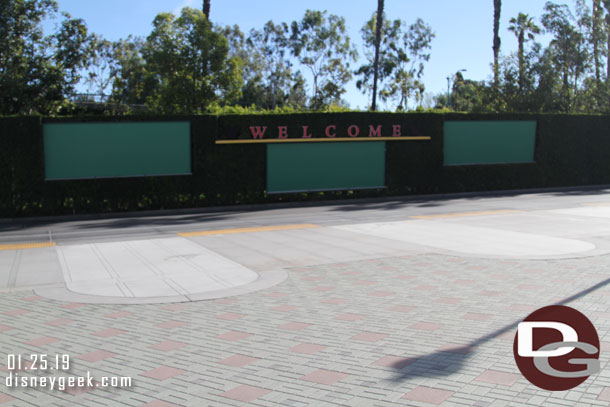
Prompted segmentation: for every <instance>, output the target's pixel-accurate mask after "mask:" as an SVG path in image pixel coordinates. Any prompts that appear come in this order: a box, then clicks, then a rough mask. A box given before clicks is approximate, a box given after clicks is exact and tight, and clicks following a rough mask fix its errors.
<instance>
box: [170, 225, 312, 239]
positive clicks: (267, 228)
mask: <svg viewBox="0 0 610 407" xmlns="http://www.w3.org/2000/svg"><path fill="white" fill-rule="evenodd" d="M319 227H320V226H318V225H312V224H310V223H303V224H298V225H276V226H259V227H252V228H237V229H219V230H204V231H200V232H185V233H178V236H182V237H193V236H214V235H231V234H236V233H252V232H272V231H276V230H295V229H311V228H319Z"/></svg>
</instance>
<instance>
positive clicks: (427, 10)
mask: <svg viewBox="0 0 610 407" xmlns="http://www.w3.org/2000/svg"><path fill="white" fill-rule="evenodd" d="M558 2H560V1H558ZM202 3H203V0H104V1H93V0H59V6H60V10H61V11H67V12H69V13H70V14H71V15H72V16H73V17H79V18H83V19H84V20H85V21H86V22H87V26H88V28H89V30H90V31H93V32H96V33H98V34H101V35H103V36H104V37H106V38H107V39H110V40H117V39H119V38H125V37H127V36H128V35H129V34H133V35H137V36H143V37H145V36H147V35H148V34H149V33H150V31H151V29H152V21H153V18H154V17H155V15H156V14H157V13H160V12H163V11H173V12H174V13H177V14H178V13H179V12H180V9H181V8H182V7H184V6H190V7H196V8H199V7H201V6H202ZM211 3H212V6H211V12H210V19H211V20H212V21H213V22H214V23H215V24H221V25H233V24H237V25H239V27H240V28H241V29H242V31H244V32H246V33H247V32H248V31H249V30H250V29H251V28H260V27H262V26H263V25H264V23H265V22H267V21H268V20H273V21H274V22H282V21H284V22H288V23H289V22H291V21H293V20H298V19H300V18H301V17H302V16H303V14H304V13H305V10H306V9H313V10H328V12H329V13H332V14H337V15H340V16H343V17H345V19H346V22H347V26H348V32H349V35H350V37H351V38H352V41H353V42H354V43H355V44H356V45H357V47H358V51H359V53H360V54H361V55H362V54H363V52H362V46H361V42H362V41H361V37H360V28H361V27H362V26H363V25H364V23H365V21H366V20H368V19H369V18H370V17H371V15H372V13H373V12H374V11H375V10H376V7H377V1H375V0H308V1H294V0H256V1H252V0H211ZM566 3H569V4H570V5H572V4H571V1H570V0H567V1H566ZM544 4H545V1H544V0H505V1H503V2H502V16H501V23H500V37H501V39H502V53H504V54H509V53H511V52H515V51H516V49H517V41H516V39H515V36H514V34H513V33H511V32H509V31H508V21H509V20H510V18H511V17H516V16H517V14H518V13H519V12H524V13H527V14H529V15H531V16H533V17H535V20H536V22H537V24H538V25H541V24H540V22H539V17H540V15H541V14H542V12H543V7H544ZM385 7H386V15H387V17H388V18H390V19H392V20H393V19H397V18H400V19H402V20H405V21H406V22H407V23H408V24H410V23H412V22H413V21H415V19H417V18H418V17H419V18H422V19H423V20H424V21H425V22H426V23H427V24H429V25H430V26H431V27H432V29H433V31H434V32H435V34H436V38H435V39H434V40H433V42H432V50H431V58H430V61H429V62H428V63H427V64H426V67H425V71H424V84H425V86H426V92H430V93H433V94H437V93H440V92H446V91H447V76H449V75H450V74H452V73H455V72H456V71H457V70H460V69H466V70H467V71H466V72H464V77H465V78H467V79H473V80H485V79H490V77H491V72H492V70H491V63H492V61H493V52H492V48H491V46H492V39H493V31H492V26H493V0H468V1H455V0H385ZM541 40H542V42H545V41H544V40H545V38H544V37H541ZM303 72H304V73H305V74H307V72H306V71H303ZM306 77H307V78H309V77H308V76H306ZM352 82H353V83H351V84H350V85H349V86H348V93H347V94H346V95H345V97H344V98H345V99H346V100H347V101H348V102H349V103H350V106H351V107H352V108H358V107H360V108H363V107H365V106H366V105H367V99H366V97H365V96H364V95H362V94H361V93H360V92H359V91H358V90H357V89H356V86H355V80H354V81H352Z"/></svg>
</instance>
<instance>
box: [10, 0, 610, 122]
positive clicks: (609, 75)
mask: <svg viewBox="0 0 610 407" xmlns="http://www.w3.org/2000/svg"><path fill="white" fill-rule="evenodd" d="M492 2H493V15H490V16H489V20H491V21H487V23H485V24H490V23H491V25H492V27H493V32H492V33H490V40H491V43H492V50H493V60H491V57H492V56H491V54H490V66H491V69H490V72H489V74H490V75H489V77H488V78H487V79H485V80H472V79H468V78H466V77H464V74H463V73H462V72H456V73H455V74H451V75H450V77H449V78H448V79H449V82H450V85H451V86H450V89H449V91H448V92H447V94H445V92H442V93H440V94H437V95H436V96H435V97H434V100H435V102H431V99H432V96H433V95H431V94H429V93H425V87H424V83H425V81H424V71H425V67H426V65H427V63H428V62H429V61H430V58H431V56H432V55H433V53H434V38H435V34H434V31H433V27H430V26H429V25H428V24H427V23H426V22H424V21H423V20H422V19H420V18H417V16H415V15H414V16H410V17H409V18H408V20H409V21H410V22H411V23H410V24H409V23H407V22H405V21H404V20H403V19H402V18H400V16H393V19H392V20H390V19H388V18H387V17H386V16H385V15H384V13H383V10H384V7H383V4H384V2H383V1H382V0H377V1H374V0H370V3H371V5H370V10H368V11H367V16H366V17H370V18H365V16H363V21H364V23H362V21H361V22H353V21H350V22H349V23H350V24H355V23H356V24H359V25H360V24H363V25H362V29H361V36H362V39H361V44H362V50H363V52H362V53H360V55H359V53H358V52H357V48H356V43H355V42H354V41H353V40H352V39H351V38H350V36H349V35H348V31H347V24H348V22H347V21H346V20H345V18H343V17H341V16H338V15H333V14H330V13H328V12H327V11H323V10H307V11H306V12H305V13H304V15H303V16H302V17H301V18H299V19H296V20H295V21H285V22H278V21H268V22H266V23H264V24H261V25H260V26H258V27H256V28H254V29H252V30H250V31H249V32H247V33H244V32H242V30H241V29H240V27H239V26H237V25H230V26H220V25H218V24H216V23H215V22H214V18H213V15H212V16H210V14H209V13H210V1H207V0H206V1H203V2H202V3H201V5H202V7H200V8H199V9H195V8H189V7H185V8H183V9H182V10H181V12H180V15H178V16H176V15H174V14H172V13H169V12H166V13H160V14H158V15H157V16H156V17H155V18H154V20H153V21H152V29H151V31H150V33H148V35H146V36H145V37H134V36H129V37H127V38H123V39H120V40H118V41H109V40H107V39H105V38H103V37H102V36H101V35H99V34H95V33H91V32H89V30H88V28H87V25H86V22H85V21H84V20H82V19H79V18H74V17H72V16H70V15H68V14H66V13H61V12H60V10H59V5H58V3H57V0H0V113H1V114H4V115H7V114H9V115H10V114H47V115H60V114H71V113H74V112H75V111H79V110H78V109H81V102H82V101H88V102H94V103H93V105H96V104H102V105H108V104H110V105H113V106H121V107H124V109H122V110H121V111H130V110H134V109H139V110H138V111H140V110H142V109H143V110H148V111H152V112H158V113H167V114H175V113H185V114H190V113H204V112H211V111H214V112H215V111H218V109H224V108H227V109H254V110H256V109H297V110H320V109H343V108H345V107H346V106H348V102H346V101H345V100H344V98H345V95H346V91H347V89H348V87H349V86H350V83H353V84H355V85H356V87H357V88H358V89H359V90H360V91H361V92H363V93H364V94H365V95H367V96H368V97H370V100H371V102H372V99H373V94H374V93H375V94H376V95H378V98H379V100H380V101H381V103H382V105H383V108H385V109H386V110H409V109H415V108H417V109H422V108H423V107H422V106H427V107H435V108H438V109H448V110H453V111H466V112H468V111H482V112H586V113H604V114H609V113H610V0H590V1H588V0H573V1H572V3H571V5H566V4H561V3H556V2H553V1H547V2H546V4H544V6H543V7H542V9H541V14H540V16H539V17H534V16H530V15H527V14H524V13H517V14H516V15H514V16H512V17H511V18H510V19H508V18H507V20H508V21H509V24H508V26H506V27H503V26H500V16H501V15H502V14H501V11H502V10H501V9H502V1H501V0H492ZM374 11H376V12H374ZM369 13H370V14H369ZM50 18H54V19H57V21H58V23H57V24H56V25H55V28H53V29H52V30H51V31H49V32H46V31H45V30H43V26H44V27H47V26H45V25H44V23H45V21H48V19H50ZM490 28H491V27H490ZM47 29H48V28H47ZM506 33H509V34H510V35H514V36H515V38H516V39H517V44H518V45H517V49H516V50H508V49H504V48H501V44H502V43H501V41H500V37H501V36H503V35H505V34H506ZM491 34H493V35H491ZM542 34H544V35H545V37H544V38H545V40H544V41H545V43H544V44H542V43H540V42H538V41H539V40H540V38H542ZM548 38H550V40H549V41H547V39H548ZM377 41H378V46H377ZM375 77H377V80H375ZM443 79H444V78H443ZM375 87H376V88H377V89H375ZM85 92H86V93H87V95H81V94H82V93H85ZM434 103H435V104H434ZM371 104H372V103H371ZM89 105H91V103H90V104H89ZM88 108H89V107H82V109H85V111H86V109H88ZM101 111H102V112H106V111H107V110H105V108H104V109H102V110H101Z"/></svg>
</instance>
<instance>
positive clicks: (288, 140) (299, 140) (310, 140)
mask: <svg viewBox="0 0 610 407" xmlns="http://www.w3.org/2000/svg"><path fill="white" fill-rule="evenodd" d="M430 139H431V137H429V136H414V137H353V138H351V137H335V138H285V139H244V140H216V142H215V143H216V144H258V143H263V144H265V143H319V142H324V141H416V140H430Z"/></svg>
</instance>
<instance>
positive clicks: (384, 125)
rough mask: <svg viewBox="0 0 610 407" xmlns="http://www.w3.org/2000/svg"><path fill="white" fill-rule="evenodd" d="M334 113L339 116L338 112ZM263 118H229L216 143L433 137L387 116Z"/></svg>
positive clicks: (388, 139) (395, 139)
mask: <svg viewBox="0 0 610 407" xmlns="http://www.w3.org/2000/svg"><path fill="white" fill-rule="evenodd" d="M304 116H306V115H304ZM333 116H334V117H337V115H333ZM339 116H340V115H339ZM368 116H369V117H370V116H371V115H368ZM263 117H264V116H263ZM282 117H285V118H286V120H285V122H293V123H294V122H295V121H296V120H294V119H293V118H291V117H290V116H282ZM318 117H320V116H318ZM249 118H250V119H252V118H253V117H252V116H250V117H249ZM260 118H261V116H258V117H256V119H258V120H249V122H244V120H243V119H242V120H240V122H241V123H240V124H239V125H237V126H236V125H234V124H230V123H228V122H227V123H226V125H225V126H224V127H223V128H221V129H220V132H219V139H218V140H216V144H249V143H295V142H323V141H334V142H337V141H417V140H430V136H429V135H425V134H421V132H419V131H417V130H418V129H414V128H413V126H410V125H409V123H404V122H402V120H393V121H389V120H388V119H387V118H386V117H384V119H385V120H380V121H372V120H371V121H366V122H364V123H362V121H361V120H358V121H360V123H358V122H357V121H356V120H354V121H350V120H341V121H333V120H328V121H327V122H326V120H324V122H326V123H324V122H322V121H317V122H313V123H312V122H308V121H306V120H298V122H299V123H294V124H288V123H282V121H281V120H277V117H274V118H273V119H272V120H270V121H272V122H270V123H265V122H264V120H260ZM329 119H330V118H329Z"/></svg>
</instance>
